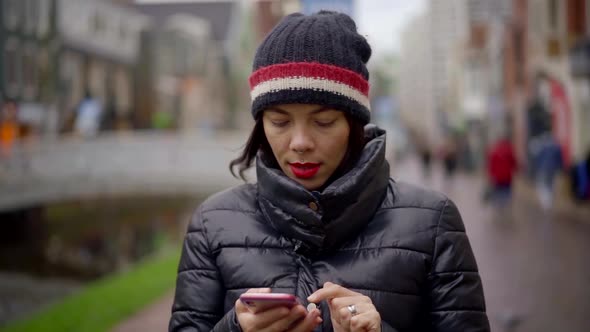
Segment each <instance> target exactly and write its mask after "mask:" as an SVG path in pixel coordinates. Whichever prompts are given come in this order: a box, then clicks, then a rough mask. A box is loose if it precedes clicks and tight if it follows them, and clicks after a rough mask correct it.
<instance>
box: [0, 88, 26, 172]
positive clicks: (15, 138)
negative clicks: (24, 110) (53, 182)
mask: <svg viewBox="0 0 590 332" xmlns="http://www.w3.org/2000/svg"><path fill="white" fill-rule="evenodd" d="M22 134H23V131H22V128H21V124H20V122H19V119H18V105H17V103H16V101H14V100H12V99H7V100H6V101H4V103H3V104H2V113H1V114H0V160H1V161H2V166H3V167H4V168H6V169H9V170H17V171H25V170H27V169H28V165H29V164H28V162H27V160H26V158H25V155H24V152H23V149H22V142H21V138H22V136H23V135H22Z"/></svg>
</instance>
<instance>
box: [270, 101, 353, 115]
mask: <svg viewBox="0 0 590 332" xmlns="http://www.w3.org/2000/svg"><path fill="white" fill-rule="evenodd" d="M336 112H337V113H342V112H340V111H338V110H336V109H334V108H331V107H329V106H323V105H314V104H284V105H275V106H271V107H269V108H267V109H266V110H265V111H264V113H271V114H272V113H274V114H285V115H293V116H296V115H314V114H321V113H336Z"/></svg>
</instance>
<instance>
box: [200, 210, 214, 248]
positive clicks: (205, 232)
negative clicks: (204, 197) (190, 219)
mask: <svg viewBox="0 0 590 332" xmlns="http://www.w3.org/2000/svg"><path fill="white" fill-rule="evenodd" d="M203 212H204V211H200V212H199V214H200V218H199V219H201V224H202V225H203V237H204V238H205V243H206V244H207V254H208V255H209V256H212V252H211V243H210V242H209V234H208V233H207V227H205V220H206V219H205V216H204V215H203Z"/></svg>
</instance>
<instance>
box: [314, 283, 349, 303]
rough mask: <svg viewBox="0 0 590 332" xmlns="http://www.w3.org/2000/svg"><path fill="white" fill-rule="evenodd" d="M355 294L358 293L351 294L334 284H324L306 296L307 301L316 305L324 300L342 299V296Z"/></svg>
mask: <svg viewBox="0 0 590 332" xmlns="http://www.w3.org/2000/svg"><path fill="white" fill-rule="evenodd" d="M355 294H358V293H355V292H353V291H351V290H349V289H347V288H344V287H342V286H340V285H337V284H334V283H331V282H326V283H325V284H324V287H323V288H320V289H318V290H317V291H315V292H314V293H313V294H311V295H310V296H308V297H307V300H308V301H309V302H314V303H318V302H320V301H323V300H326V299H332V298H335V297H343V296H354V295H355Z"/></svg>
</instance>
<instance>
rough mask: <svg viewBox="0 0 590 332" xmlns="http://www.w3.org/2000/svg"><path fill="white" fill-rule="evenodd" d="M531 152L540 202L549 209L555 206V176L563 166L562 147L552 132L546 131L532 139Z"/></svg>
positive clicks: (544, 207)
mask: <svg viewBox="0 0 590 332" xmlns="http://www.w3.org/2000/svg"><path fill="white" fill-rule="evenodd" d="M530 153H531V155H532V157H533V170H534V177H535V183H536V189H537V195H538V198H539V202H540V203H541V207H542V208H543V209H544V210H549V209H551V207H552V206H553V198H554V197H553V190H554V184H555V177H556V176H557V173H558V172H559V171H560V170H562V168H563V158H562V153H561V147H560V146H559V144H558V143H557V141H556V140H555V138H554V137H553V135H552V133H551V132H546V133H545V134H543V135H540V136H538V137H535V138H533V139H531V142H530Z"/></svg>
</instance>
